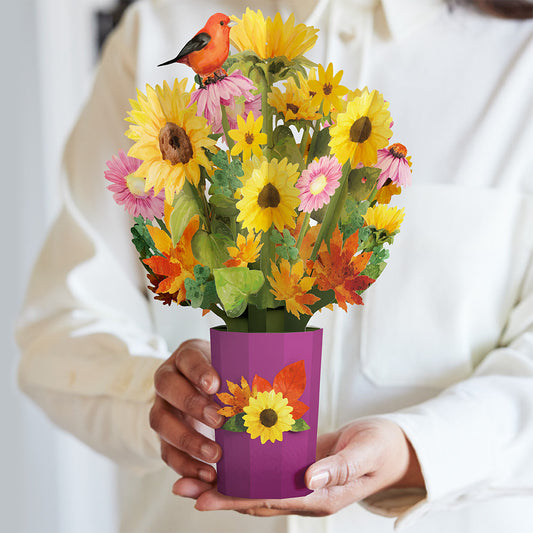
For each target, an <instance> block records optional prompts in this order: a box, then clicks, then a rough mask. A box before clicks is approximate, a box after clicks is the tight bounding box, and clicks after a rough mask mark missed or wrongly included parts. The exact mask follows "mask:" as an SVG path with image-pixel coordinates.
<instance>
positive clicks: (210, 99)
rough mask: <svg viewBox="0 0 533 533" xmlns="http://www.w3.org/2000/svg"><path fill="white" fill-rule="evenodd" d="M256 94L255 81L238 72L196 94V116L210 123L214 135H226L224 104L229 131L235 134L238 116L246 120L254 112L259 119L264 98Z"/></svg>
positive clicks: (192, 96)
mask: <svg viewBox="0 0 533 533" xmlns="http://www.w3.org/2000/svg"><path fill="white" fill-rule="evenodd" d="M256 90H257V89H256V87H255V86H254V84H253V82H252V80H250V79H248V78H247V77H246V76H243V75H242V74H241V71H240V70H236V71H234V72H232V73H231V74H229V75H228V76H226V77H225V78H223V79H221V80H218V81H217V82H215V83H209V84H208V85H206V86H205V87H204V88H202V89H197V90H196V91H194V92H193V93H192V95H191V104H193V103H194V102H197V103H198V110H197V113H196V114H197V115H198V116H203V117H205V118H206V119H207V122H208V123H209V124H210V125H211V127H212V128H213V133H223V129H222V111H221V109H220V104H224V105H225V106H226V107H227V115H228V122H229V127H230V129H231V130H234V129H236V128H237V115H240V116H241V117H242V118H244V119H245V120H246V118H247V117H248V113H250V111H253V114H254V117H256V118H257V117H258V116H259V115H260V114H261V95H260V94H253V93H252V91H256Z"/></svg>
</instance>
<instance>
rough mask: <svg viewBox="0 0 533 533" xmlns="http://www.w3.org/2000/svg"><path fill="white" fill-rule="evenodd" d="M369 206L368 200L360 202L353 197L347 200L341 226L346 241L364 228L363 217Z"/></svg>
mask: <svg viewBox="0 0 533 533" xmlns="http://www.w3.org/2000/svg"><path fill="white" fill-rule="evenodd" d="M369 206H370V203H369V202H368V201H367V200H364V201H362V202H358V201H357V200H355V198H353V197H351V196H348V197H347V198H346V202H345V204H344V210H343V212H342V214H341V220H340V224H339V229H340V230H341V233H342V235H343V238H344V240H346V239H347V238H348V237H349V236H350V235H353V234H354V233H355V232H356V231H357V230H359V229H361V228H362V227H363V226H364V223H365V219H364V218H363V215H364V214H366V212H367V210H368V207H369Z"/></svg>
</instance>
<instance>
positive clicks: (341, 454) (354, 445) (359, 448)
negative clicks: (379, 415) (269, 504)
mask: <svg viewBox="0 0 533 533" xmlns="http://www.w3.org/2000/svg"><path fill="white" fill-rule="evenodd" d="M376 460H377V452H376V445H375V443H374V442H373V440H372V439H371V438H367V436H366V435H364V434H361V436H360V438H357V437H355V438H353V439H352V440H351V441H350V443H349V444H348V445H347V446H346V447H345V448H342V449H341V450H339V451H337V452H336V453H335V454H334V455H332V456H330V457H325V458H324V459H321V460H320V461H317V462H316V463H314V464H313V465H311V466H310V467H309V468H308V469H307V472H306V473H305V483H306V485H307V487H308V488H310V489H311V490H317V489H322V488H324V487H335V486H343V485H346V484H348V483H350V482H353V481H356V480H358V479H360V478H362V477H363V476H365V475H367V474H369V473H371V472H372V471H373V470H374V469H375V466H376Z"/></svg>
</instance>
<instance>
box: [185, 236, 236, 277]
mask: <svg viewBox="0 0 533 533" xmlns="http://www.w3.org/2000/svg"><path fill="white" fill-rule="evenodd" d="M234 244H235V243H234V242H233V239H230V238H229V237H228V236H226V235H222V234H220V233H208V232H207V231H205V230H202V229H201V230H198V231H197V232H196V233H195V234H194V236H193V238H192V240H191V248H192V253H193V254H194V257H195V258H196V260H197V261H198V262H200V263H202V265H207V266H208V267H209V268H210V269H211V270H213V269H215V268H220V267H221V266H222V263H224V261H227V260H228V259H229V258H230V255H229V253H228V246H234Z"/></svg>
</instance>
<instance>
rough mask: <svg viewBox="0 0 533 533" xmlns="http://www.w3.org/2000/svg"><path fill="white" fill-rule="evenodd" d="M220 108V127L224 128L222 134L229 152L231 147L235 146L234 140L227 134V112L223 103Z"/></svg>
mask: <svg viewBox="0 0 533 533" xmlns="http://www.w3.org/2000/svg"><path fill="white" fill-rule="evenodd" d="M220 109H221V111H222V129H223V130H224V135H225V137H226V144H227V145H228V148H229V150H230V152H231V149H232V148H233V147H234V146H235V142H234V141H233V139H232V138H231V137H230V136H229V120H228V114H227V112H226V106H225V105H224V104H221V105H220Z"/></svg>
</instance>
